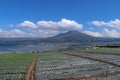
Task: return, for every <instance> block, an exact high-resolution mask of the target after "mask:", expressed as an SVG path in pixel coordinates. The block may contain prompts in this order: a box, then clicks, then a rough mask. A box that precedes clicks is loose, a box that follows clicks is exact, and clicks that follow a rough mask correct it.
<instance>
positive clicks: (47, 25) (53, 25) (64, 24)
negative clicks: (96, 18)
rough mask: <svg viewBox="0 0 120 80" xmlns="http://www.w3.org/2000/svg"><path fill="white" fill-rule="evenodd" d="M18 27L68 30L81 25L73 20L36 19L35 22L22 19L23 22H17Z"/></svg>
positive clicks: (81, 26) (80, 27)
mask: <svg viewBox="0 0 120 80" xmlns="http://www.w3.org/2000/svg"><path fill="white" fill-rule="evenodd" d="M18 25H19V26H20V27H25V28H30V29H40V30H61V31H69V30H78V29H82V28H83V25H82V24H78V23H77V22H75V21H73V20H68V19H61V21H58V22H54V21H44V20H43V21H38V22H37V24H35V23H33V22H30V21H24V22H23V23H20V24H18Z"/></svg>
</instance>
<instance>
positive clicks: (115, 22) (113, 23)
mask: <svg viewBox="0 0 120 80" xmlns="http://www.w3.org/2000/svg"><path fill="white" fill-rule="evenodd" d="M91 24H92V25H95V26H107V27H111V28H115V29H118V30H120V20H119V19H115V20H110V21H108V22H104V21H92V22H91Z"/></svg>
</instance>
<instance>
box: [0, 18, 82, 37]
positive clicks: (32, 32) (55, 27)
mask: <svg viewBox="0 0 120 80" xmlns="http://www.w3.org/2000/svg"><path fill="white" fill-rule="evenodd" d="M10 28H11V27H10ZM12 28H13V27H12ZM82 28H83V25H82V24H78V23H77V22H75V21H74V20H68V19H64V18H63V19H61V20H60V21H58V22H55V21H45V20H42V21H38V22H36V23H34V22H31V21H29V20H26V21H23V22H21V23H19V24H17V26H16V27H14V28H13V29H12V30H9V31H8V30H2V29H1V30H0V37H41V38H43V37H51V36H54V35H57V34H59V33H60V32H65V31H70V30H80V29H82ZM3 34H4V36H3Z"/></svg>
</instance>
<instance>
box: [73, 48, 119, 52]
mask: <svg viewBox="0 0 120 80" xmlns="http://www.w3.org/2000/svg"><path fill="white" fill-rule="evenodd" d="M74 51H75V52H85V53H100V54H120V48H99V47H93V48H86V49H83V50H74Z"/></svg>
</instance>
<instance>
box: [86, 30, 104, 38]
mask: <svg viewBox="0 0 120 80" xmlns="http://www.w3.org/2000/svg"><path fill="white" fill-rule="evenodd" d="M84 33H86V34H88V35H91V36H94V37H102V36H103V35H102V34H101V33H98V32H92V31H84Z"/></svg>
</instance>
